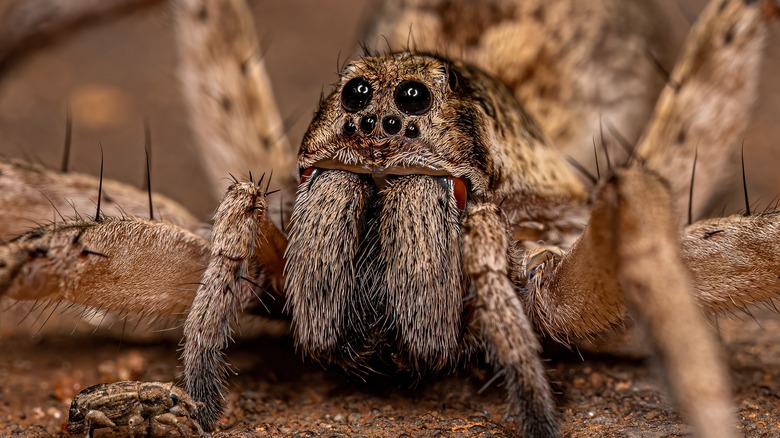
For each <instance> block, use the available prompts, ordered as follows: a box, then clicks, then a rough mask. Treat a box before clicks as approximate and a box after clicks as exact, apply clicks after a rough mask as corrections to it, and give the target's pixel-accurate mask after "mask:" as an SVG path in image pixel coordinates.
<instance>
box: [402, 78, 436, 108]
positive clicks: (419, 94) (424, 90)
mask: <svg viewBox="0 0 780 438" xmlns="http://www.w3.org/2000/svg"><path fill="white" fill-rule="evenodd" d="M395 104H396V106H398V109H400V110H401V111H403V112H405V113H406V114H409V115H410V116H419V115H420V114H425V112H426V111H428V110H429V109H431V90H429V89H428V87H426V86H425V84H423V83H422V82H417V81H403V82H401V83H400V84H399V85H398V88H396V89H395Z"/></svg>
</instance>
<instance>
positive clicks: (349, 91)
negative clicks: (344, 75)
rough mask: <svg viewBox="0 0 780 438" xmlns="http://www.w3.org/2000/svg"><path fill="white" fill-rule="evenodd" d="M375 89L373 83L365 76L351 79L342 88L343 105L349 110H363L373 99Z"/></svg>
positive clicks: (352, 111)
mask: <svg viewBox="0 0 780 438" xmlns="http://www.w3.org/2000/svg"><path fill="white" fill-rule="evenodd" d="M372 95H373V90H372V89H371V84H369V83H368V81H366V80H365V79H363V78H354V79H350V80H349V82H347V84H346V85H344V89H343V90H341V105H342V106H343V107H344V109H345V110H347V112H350V113H354V112H357V111H360V110H362V109H363V108H365V107H366V106H367V105H368V102H370V101H371V96H372Z"/></svg>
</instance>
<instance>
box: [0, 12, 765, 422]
mask: <svg viewBox="0 0 780 438" xmlns="http://www.w3.org/2000/svg"><path fill="white" fill-rule="evenodd" d="M172 3H173V16H174V20H175V21H176V25H177V37H178V44H179V48H180V53H181V64H182V67H181V76H182V82H183V86H184V90H185V96H186V97H187V99H188V103H189V106H190V108H191V111H192V118H193V119H194V120H195V121H196V123H195V126H194V128H195V131H196V132H197V134H198V135H199V136H200V138H201V139H202V141H203V142H204V143H205V144H207V145H208V147H206V146H204V149H203V151H202V153H203V154H204V157H205V161H206V163H207V164H208V168H207V169H208V171H209V175H210V176H211V177H212V179H215V180H216V179H217V178H219V177H222V176H224V175H226V174H228V173H229V172H230V171H235V170H237V169H238V170H240V169H242V168H246V167H251V166H252V165H255V164H259V163H262V166H259V167H262V168H266V169H271V168H273V169H277V178H279V176H278V175H281V179H282V181H285V182H287V181H288V180H289V179H290V178H291V177H290V173H285V172H284V169H290V168H294V167H296V168H297V171H298V173H297V178H299V184H297V193H296V195H295V196H294V199H295V201H294V205H291V206H290V205H284V206H283V207H285V208H284V209H283V214H282V216H281V219H279V222H280V223H281V224H275V223H274V220H275V218H274V217H272V215H271V213H270V207H269V198H268V196H269V195H270V193H269V190H268V186H267V185H263V184H262V183H263V180H264V178H268V180H270V176H264V177H263V178H260V180H259V181H257V182H255V180H254V179H253V178H252V177H251V176H250V178H249V181H239V180H237V179H234V180H233V183H232V184H230V186H229V187H228V188H227V193H226V194H225V195H224V197H223V198H222V201H221V203H220V204H219V207H218V208H217V210H216V213H215V215H214V220H213V226H212V228H211V230H210V231H202V230H200V234H198V233H197V232H196V231H198V230H199V224H198V221H197V220H195V219H193V218H192V216H191V215H189V214H188V213H187V212H186V210H184V209H183V208H181V207H179V206H178V205H176V204H175V203H174V202H173V201H170V200H167V199H161V198H159V197H157V198H155V199H156V208H157V210H158V211H161V212H163V216H164V217H165V219H166V221H155V220H154V219H153V218H150V219H143V218H140V217H133V216H135V215H139V216H140V214H139V213H138V212H139V210H140V208H141V207H140V206H141V205H143V204H144V202H145V194H144V193H143V192H141V191H138V190H135V189H133V188H130V187H127V186H124V185H122V184H120V183H116V182H113V181H108V180H105V181H104V180H103V179H102V177H101V179H100V180H96V179H95V178H92V177H88V176H85V175H76V174H67V173H64V174H63V173H56V172H49V171H46V170H43V169H41V168H39V167H36V166H31V165H25V164H22V163H19V162H16V161H10V160H9V161H6V162H3V163H2V166H3V167H2V175H3V178H2V179H0V181H2V183H3V184H4V189H5V192H4V193H3V203H4V204H5V205H25V203H27V202H28V199H30V197H31V196H30V189H29V188H30V187H32V188H34V190H40V191H41V192H43V193H50V194H56V196H53V195H49V198H55V199H50V201H51V203H52V204H54V205H55V206H56V205H57V203H58V202H60V201H59V200H60V199H69V200H72V202H73V205H74V208H75V209H76V210H77V211H83V208H82V205H81V204H78V202H81V201H79V200H83V199H85V196H86V195H85V192H86V191H88V190H95V189H96V188H98V187H99V190H100V191H101V193H102V190H106V191H107V192H110V193H111V197H112V199H113V201H114V202H113V203H114V204H115V205H119V206H121V207H122V215H121V217H116V216H112V215H108V214H106V212H107V209H101V200H102V199H103V198H102V196H99V197H98V202H97V204H98V207H97V213H96V214H95V216H94V217H90V218H88V219H84V218H79V219H74V220H63V221H62V222H60V221H55V222H54V223H52V224H49V225H46V226H42V227H40V228H37V229H35V230H33V231H29V232H27V233H24V234H21V235H19V236H18V237H16V238H14V239H13V240H10V241H9V242H7V243H5V244H4V245H3V246H2V247H0V286H1V287H2V294H4V295H5V296H7V297H10V298H12V299H16V300H40V301H54V302H57V301H67V302H69V303H74V304H79V305H84V306H88V307H90V308H99V309H101V310H102V311H112V312H120V313H125V312H130V313H139V314H142V315H146V316H155V315H170V314H176V313H179V312H183V313H186V314H187V317H186V322H185V324H184V340H183V343H184V352H183V355H182V359H183V364H184V375H185V381H186V389H187V391H188V393H189V394H190V395H191V396H192V397H193V399H195V400H196V401H198V402H202V403H203V404H204V408H203V409H202V410H201V411H200V412H198V414H197V417H198V419H199V420H200V422H201V424H202V425H203V427H204V428H205V429H207V430H213V429H214V427H215V425H216V422H217V420H218V419H219V418H220V416H221V415H222V411H223V409H224V406H223V404H224V395H225V391H226V386H225V385H226V381H227V377H228V365H227V362H226V360H225V358H224V353H223V352H224V350H225V349H226V348H227V346H228V344H229V340H230V338H231V334H232V330H233V328H234V327H233V323H234V322H235V319H236V318H237V315H238V314H239V313H240V312H242V311H248V312H254V313H259V314H265V315H269V316H275V317H282V318H287V317H289V320H290V323H291V332H292V335H293V338H294V340H295V344H296V346H297V348H298V349H299V350H300V351H301V352H303V353H304V354H305V355H306V356H307V357H309V358H311V359H313V360H315V361H318V362H321V363H323V364H329V365H336V366H339V367H342V368H344V369H345V370H347V371H349V372H352V373H357V374H361V373H372V372H388V371H399V372H408V373H411V374H415V375H419V374H425V373H428V372H437V371H441V370H444V369H448V368H452V367H453V366H454V365H456V364H458V363H461V362H462V361H467V360H469V359H471V358H473V356H475V355H477V354H484V355H485V356H486V357H487V361H488V362H489V363H490V364H492V365H494V366H495V367H496V368H497V369H501V370H502V373H503V375H504V379H505V382H506V388H507V391H508V395H509V405H510V409H511V411H512V412H514V413H515V414H516V415H517V421H518V423H519V424H518V427H519V429H520V431H521V433H522V435H524V436H558V435H560V433H561V432H560V427H559V420H558V417H559V415H558V413H557V410H556V407H555V402H554V398H553V395H552V391H551V388H550V383H549V381H548V378H547V376H546V374H545V370H544V366H543V364H542V360H541V358H540V352H541V346H540V342H539V339H538V337H539V336H544V337H549V338H552V339H554V340H557V341H559V342H562V343H566V344H569V343H571V342H574V340H575V339H581V338H587V337H589V336H594V335H598V334H600V333H603V332H608V331H611V330H615V329H617V328H618V327H620V326H621V325H622V324H623V323H624V322H625V321H626V320H628V319H629V314H630V319H632V320H633V321H635V322H636V324H637V325H638V327H639V329H640V330H641V331H642V332H643V333H644V334H645V335H646V337H647V339H648V340H649V343H650V345H651V346H652V347H653V349H654V351H655V354H656V356H657V358H658V359H659V361H660V362H661V364H662V366H663V369H664V372H665V377H666V379H667V380H668V382H669V384H670V388H671V391H672V394H673V395H674V397H675V399H676V400H677V402H678V403H679V406H680V408H681V410H682V411H683V412H684V413H685V414H686V415H687V418H688V420H689V421H690V423H691V424H692V425H693V426H694V428H695V430H696V431H697V433H699V434H700V435H702V436H708V437H710V436H713V437H714V436H733V435H734V433H735V425H734V423H735V422H734V418H733V406H732V397H731V394H730V388H729V383H728V379H727V377H726V376H727V372H726V370H725V367H724V365H723V360H722V358H721V357H720V353H719V352H718V348H717V345H716V342H715V340H714V336H713V334H712V332H711V330H710V329H709V327H708V325H707V323H706V319H705V314H708V313H709V314H713V313H717V312H724V311H730V310H735V309H737V310H741V309H742V308H744V307H745V306H747V305H749V304H753V303H758V302H762V301H767V300H768V301H771V299H772V298H773V297H775V296H776V295H777V291H778V287H779V286H780V280H778V279H779V278H780V277H778V275H777V273H776V272H777V270H776V265H777V261H778V260H780V258H778V254H777V251H778V250H777V249H775V247H776V245H773V244H772V243H773V240H774V237H775V236H776V234H777V232H778V229H777V228H778V221H777V214H776V213H774V212H771V213H764V214H758V215H757V214H750V213H749V212H748V214H746V215H736V216H730V217H725V218H720V219H716V220H705V221H700V222H695V223H689V224H688V225H687V226H685V227H682V228H681V224H682V223H683V221H682V220H681V218H680V217H679V212H680V211H684V210H683V209H688V211H689V217H691V216H692V215H693V214H694V210H692V207H690V206H688V205H687V203H688V199H689V198H688V192H689V190H692V183H691V181H692V180H693V179H694V178H693V176H692V173H693V172H694V171H695V172H697V173H696V178H695V182H696V185H695V187H696V192H697V196H698V197H699V198H707V197H708V196H710V195H711V194H712V193H713V192H714V191H715V189H716V186H717V182H718V178H717V176H719V175H718V173H719V172H720V171H721V169H723V168H725V166H726V165H727V164H729V163H730V162H731V161H732V160H733V158H734V153H733V151H734V150H735V148H732V147H731V145H733V144H736V143H738V142H739V140H740V138H741V136H742V135H743V131H744V129H745V126H746V121H747V117H748V113H749V109H750V108H751V105H752V103H753V101H754V99H755V94H756V84H757V82H758V66H759V63H760V60H761V58H762V56H763V54H762V53H763V49H764V47H763V46H764V41H765V39H766V34H767V28H768V27H769V23H770V22H771V21H772V20H774V18H775V17H776V15H777V12H778V4H777V3H776V2H773V1H769V0H759V1H739V0H716V1H713V2H712V3H711V4H710V5H709V6H708V7H707V9H706V10H705V11H704V13H703V14H702V16H701V17H700V18H699V22H698V24H697V25H696V26H695V27H694V29H693V31H692V32H691V35H690V37H689V39H688V41H687V43H686V47H685V50H684V52H683V54H682V56H681V58H680V60H679V62H678V63H677V65H676V67H675V68H674V70H673V71H672V72H671V73H670V75H669V77H668V79H667V80H666V84H665V86H664V88H663V91H662V92H661V95H660V97H659V100H658V104H657V106H656V107H655V112H654V113H652V118H651V120H650V122H649V123H648V124H647V126H646V127H645V129H644V131H643V134H642V136H641V138H640V139H639V140H636V141H634V140H635V139H636V137H637V136H638V134H639V132H640V130H641V127H642V119H643V114H642V111H643V110H642V109H641V108H640V109H632V108H633V105H634V104H636V102H637V101H646V100H648V99H652V98H653V97H654V96H655V91H653V90H654V86H653V85H652V82H653V78H652V74H653V73H652V68H648V66H651V64H652V59H651V57H650V56H648V55H647V52H646V48H645V46H643V45H642V43H643V41H644V40H643V38H644V37H647V34H646V32H648V31H647V29H646V28H645V27H643V26H639V25H637V26H636V27H631V28H630V29H626V28H622V27H620V26H616V28H615V29H611V30H609V29H608V30H604V29H603V28H600V27H599V24H604V23H609V22H613V23H614V22H615V21H614V20H616V19H618V18H620V19H629V18H636V19H637V20H640V21H641V19H640V18H637V17H641V16H642V11H641V6H640V5H638V4H633V3H630V2H629V3H620V2H612V3H610V2H606V1H605V2H604V3H605V4H609V5H611V8H592V7H591V6H588V5H582V4H580V3H578V2H567V1H560V2H554V3H547V2H534V1H527V2H520V1H514V2H512V1H499V0H495V1H491V2H490V3H489V4H483V3H479V4H477V3H469V2H452V1H433V0H431V1H424V2H422V3H415V2H411V1H408V2H407V1H402V0H386V1H384V2H380V3H377V11H378V12H377V18H376V19H375V20H374V21H373V22H372V23H371V25H370V26H369V30H368V35H367V41H369V42H372V41H376V40H378V39H379V38H378V36H379V35H383V36H384V37H385V39H386V42H387V44H388V46H389V47H390V48H391V49H401V50H398V51H393V50H391V51H390V53H387V54H384V55H379V54H374V53H371V51H370V50H367V52H368V53H366V55H365V56H362V57H358V58H356V59H354V60H351V61H348V62H347V63H346V64H345V66H344V68H343V70H342V71H341V73H340V79H339V82H338V83H337V84H336V86H335V89H334V91H333V92H332V93H331V94H329V95H328V96H327V97H323V98H322V99H321V102H320V105H319V109H318V111H317V112H316V114H315V115H314V118H313V121H312V122H311V125H310V127H309V129H308V131H307V132H306V135H305V136H304V139H303V142H302V145H301V147H300V150H299V152H298V156H297V166H294V165H293V164H292V163H293V161H294V160H295V159H294V158H293V157H292V156H291V152H290V149H289V148H288V147H287V145H286V142H285V141H284V140H283V139H281V140H280V139H278V138H275V137H274V136H273V135H272V133H273V132H274V129H276V128H277V127H278V126H279V124H280V122H279V116H278V114H277V113H276V109H275V107H274V104H273V102H272V100H271V97H270V96H271V94H270V89H269V87H270V85H269V84H268V80H267V78H266V76H265V73H264V71H263V66H262V63H261V61H260V59H259V58H258V57H257V56H256V50H255V49H256V46H257V45H256V42H254V37H253V29H252V25H251V22H250V20H249V19H248V17H247V15H246V13H245V11H244V9H243V8H244V5H243V4H242V3H241V2H240V1H238V0H180V1H174V2H172ZM573 16H576V17H580V18H582V21H583V23H589V24H588V25H587V26H585V25H583V26H582V27H577V26H576V25H572V24H571V22H569V23H568V24H567V26H568V27H567V26H561V24H562V23H563V22H564V21H563V20H566V19H569V20H570V19H571V17H573ZM591 20H593V21H591ZM599 20H600V21H599ZM611 20H612V21H611ZM593 23H596V24H593ZM629 27H630V26H629ZM572 29H573V31H572V32H569V30H572ZM594 29H595V30H594ZM534 32H537V35H536V40H534V39H532V40H523V39H521V38H520V35H523V34H524V33H525V35H526V36H527V35H528V34H531V35H532V38H533V35H534ZM540 32H544V35H546V36H547V37H548V38H547V39H543V38H541V37H539V36H538V35H541V34H542V33H540ZM592 32H606V34H607V35H606V36H603V35H602V36H603V38H597V36H598V34H597V35H596V36H594V35H593V34H592ZM648 33H649V32H648ZM537 40H538V41H537ZM542 40H544V41H543V43H539V44H538V45H537V46H534V44H530V43H528V42H529V41H537V43H538V42H539V41H542ZM580 40H582V41H590V43H585V42H580ZM497 42H501V43H502V45H500V44H497ZM372 44H373V43H372ZM532 48H537V49H538V50H537V51H535V52H534V51H533V50H531V49H532ZM611 49H615V51H614V52H613V51H611ZM529 56H530V57H531V58H530V59H531V61H530V62H529V61H528V59H521V58H523V57H529ZM523 63H527V64H523ZM521 64H522V65H525V68H520V67H519V66H520V65H521ZM571 75H577V76H578V77H580V78H581V79H583V80H584V81H586V82H587V83H589V84H591V85H592V84H595V85H592V89H586V88H583V87H581V86H580V85H577V84H576V81H572V82H571V83H569V82H567V78H568V77H569V76H571ZM617 80H624V81H625V82H623V83H621V84H622V85H621V86H620V87H612V88H610V87H611V86H612V85H614V84H613V83H612V81H617ZM520 102H523V104H521V103H520ZM523 105H526V106H527V107H528V108H529V111H528V112H527V111H526V109H524V106H523ZM647 112H648V114H647V115H650V114H649V109H648V110H647ZM537 118H538V121H537ZM602 118H603V119H604V120H601V119H602ZM637 120H639V121H637ZM604 125H608V128H609V129H610V131H611V133H612V137H613V138H614V139H617V140H618V141H616V142H615V144H614V145H611V146H609V145H606V144H605V145H604V151H603V154H602V157H601V158H599V157H597V162H599V160H601V163H602V164H601V165H602V167H604V176H602V175H600V174H599V175H598V178H593V181H591V184H590V185H592V188H591V189H590V190H588V187H589V183H588V182H587V178H588V177H591V178H592V175H589V172H588V171H583V173H584V174H585V175H586V176H585V178H582V177H580V176H579V175H578V174H577V173H576V171H575V170H574V169H573V168H574V167H580V168H581V167H582V165H581V164H577V163H578V160H579V161H581V160H582V156H583V153H582V151H583V150H586V151H588V152H587V153H592V150H588V149H587V147H585V146H584V145H587V143H589V140H588V139H589V138H590V137H591V135H592V134H591V133H592V131H593V129H594V128H595V129H599V128H601V127H602V126H604ZM582 132H587V134H584V135H583V134H582ZM600 137H601V139H602V141H603V138H604V136H603V133H602V134H601V135H600ZM594 143H595V141H594ZM634 143H636V145H635V146H634ZM550 145H553V146H555V148H553V146H550ZM621 146H622V147H624V148H625V150H622V151H621V149H620V148H621ZM594 147H596V146H595V145H594ZM556 149H558V150H556ZM561 152H563V153H565V154H569V155H572V156H574V157H575V159H574V160H572V165H570V164H569V163H567V162H566V160H565V159H563V158H561V157H562V153H561ZM597 153H598V151H597ZM610 156H611V158H610ZM621 156H622V158H625V159H626V160H627V164H626V165H625V166H620V167H618V166H613V164H614V163H615V162H616V161H617V160H621V158H620V157H621ZM605 164H606V166H605ZM580 170H582V169H580ZM599 173H600V172H599ZM268 180H265V181H268ZM584 180H585V181H584ZM291 186H295V184H284V187H285V188H283V190H290V189H289V187H291ZM588 191H590V194H588ZM93 193H94V192H93ZM286 199H287V200H288V201H290V200H291V199H293V196H288V197H287V198H286ZM150 202H151V201H150ZM104 207H105V206H104ZM39 208H41V207H39ZM46 208H48V207H43V208H42V209H44V210H45V209H46ZM113 208H116V206H113ZM697 208H699V207H697ZM7 210H11V211H16V210H17V209H16V208H9V209H7ZM30 210H31V208H26V209H24V210H23V211H25V212H26V213H27V212H29V211H30ZM695 213H696V214H700V211H699V210H696V211H695ZM32 214H33V213H32V212H30V215H32ZM42 217H46V216H42ZM7 222H8V223H10V224H11V225H14V223H15V222H14V220H13V219H11V218H9V219H8V220H7ZM16 222H18V219H16ZM279 225H281V226H282V228H281V229H282V230H285V231H286V232H287V234H286V235H285V234H284V233H283V232H282V231H280V228H279ZM204 236H205V237H204ZM161 260H163V261H164V262H161ZM186 285H197V288H195V287H187V286H186ZM106 291H110V292H106ZM265 297H272V298H273V299H266V298H265Z"/></svg>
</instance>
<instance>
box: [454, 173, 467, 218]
mask: <svg viewBox="0 0 780 438" xmlns="http://www.w3.org/2000/svg"><path fill="white" fill-rule="evenodd" d="M449 178H450V181H452V194H453V195H454V196H455V203H457V204H458V208H459V209H461V210H463V209H465V208H466V200H467V199H468V191H467V190H466V180H464V179H463V178H456V177H454V176H451V177H449Z"/></svg>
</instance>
